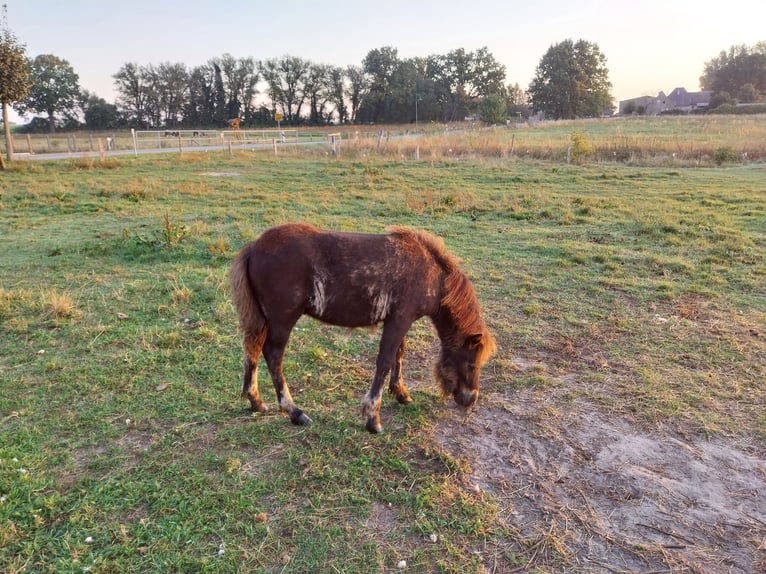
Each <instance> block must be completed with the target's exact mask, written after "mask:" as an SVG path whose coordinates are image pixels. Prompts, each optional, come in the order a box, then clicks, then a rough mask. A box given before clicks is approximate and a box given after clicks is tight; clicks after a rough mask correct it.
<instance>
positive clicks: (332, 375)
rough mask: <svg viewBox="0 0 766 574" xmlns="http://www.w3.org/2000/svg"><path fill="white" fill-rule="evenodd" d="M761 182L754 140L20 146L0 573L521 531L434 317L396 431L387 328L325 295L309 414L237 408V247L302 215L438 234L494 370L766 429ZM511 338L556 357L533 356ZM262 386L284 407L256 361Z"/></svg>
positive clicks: (308, 369) (4, 390) (10, 240)
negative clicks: (611, 158)
mask: <svg viewBox="0 0 766 574" xmlns="http://www.w3.org/2000/svg"><path fill="white" fill-rule="evenodd" d="M570 132H571V130H570ZM344 153H345V152H344ZM213 171H217V172H227V173H231V172H234V173H238V174H239V175H235V176H227V177H213V176H209V175H204V174H205V173H207V172H213ZM764 182H766V168H765V167H764V166H763V165H760V164H752V165H747V166H740V167H720V168H719V167H714V168H709V169H687V168H683V167H679V168H671V167H667V166H665V167H659V168H654V167H642V166H635V165H621V164H615V163H592V164H587V163H586V164H585V165H580V166H566V165H561V163H546V162H536V161H521V160H513V161H509V160H501V159H492V158H489V159H487V158H484V159H482V158H474V159H462V160H456V159H448V158H445V159H432V160H429V161H422V162H414V161H411V160H410V159H406V158H404V159H403V158H392V157H390V156H389V157H382V158H380V157H376V156H369V155H368V156H366V157H363V156H361V155H359V156H355V155H354V154H351V153H349V154H348V157H342V158H340V159H329V158H326V157H323V156H319V155H305V156H300V157H299V156H290V155H288V156H280V157H279V158H276V159H275V158H273V157H271V155H270V154H268V153H263V154H255V153H252V152H249V153H247V154H245V153H241V154H236V153H235V154H234V155H233V156H229V155H228V153H226V154H223V153H221V154H211V153H209V154H184V155H182V156H173V157H171V156H167V157H159V158H146V159H135V158H124V159H112V160H109V161H108V162H107V163H105V164H100V163H99V162H97V161H93V162H85V161H80V160H78V161H72V162H60V163H41V164H37V163H35V164H31V163H23V164H20V163H16V164H14V166H13V169H12V170H11V171H10V172H7V173H5V174H3V175H2V176H0V217H1V218H2V219H1V220H0V238H2V239H1V241H2V245H3V249H2V251H0V269H2V274H1V275H0V345H1V346H2V353H1V354H0V497H2V498H0V501H1V502H0V570H2V571H4V572H22V571H28V572H31V571H34V572H57V573H60V572H78V573H79V572H83V571H90V572H121V573H124V572H309V571H325V572H335V571H337V572H390V571H393V570H395V569H396V564H397V563H398V562H399V560H402V559H404V560H406V561H407V563H408V569H409V570H410V571H415V572H482V571H484V570H482V569H483V568H485V564H483V563H482V557H481V554H480V553H477V552H474V551H475V550H476V549H477V548H478V547H481V546H482V545H485V544H489V545H492V544H496V545H497V546H498V547H500V546H502V544H503V543H504V541H505V540H507V538H508V537H509V536H511V534H510V533H508V532H507V531H506V530H505V528H504V527H503V526H502V525H501V521H500V520H498V517H497V508H496V506H495V504H494V502H493V499H492V497H491V495H489V494H486V493H485V494H481V495H477V494H476V493H473V492H472V491H471V490H470V489H467V488H466V485H465V483H464V481H463V478H464V476H465V473H466V472H467V470H468V469H466V468H465V465H464V463H463V461H461V460H457V459H454V458H451V457H450V456H449V455H447V454H446V453H444V452H442V451H441V450H440V449H439V448H438V447H437V446H436V444H437V443H436V442H435V441H434V440H433V437H432V434H433V432H434V426H433V425H434V422H435V421H439V420H441V419H442V418H444V417H451V416H453V412H452V410H451V407H450V405H449V404H448V403H445V402H443V401H442V399H441V398H440V397H439V395H438V392H437V390H436V389H435V388H434V386H433V385H431V384H430V383H428V384H426V382H428V381H430V376H431V375H430V369H431V367H430V365H431V363H432V362H433V360H434V357H433V349H434V345H433V343H434V335H433V334H432V332H431V330H430V328H429V327H428V325H427V323H425V322H421V323H418V324H416V326H415V328H414V330H413V332H412V333H411V344H410V351H409V358H410V360H409V361H408V362H406V364H405V375H406V376H407V377H408V378H409V379H410V380H414V381H421V382H423V384H421V385H416V390H415V391H414V398H415V403H414V404H413V405H409V406H406V407H400V406H398V405H395V404H394V403H393V402H392V401H390V400H387V401H386V402H385V403H384V407H383V411H382V418H383V423H384V426H385V427H386V433H385V434H383V435H381V436H370V435H368V434H367V433H366V432H365V431H364V427H363V424H362V423H363V421H362V419H361V415H360V412H359V410H360V409H359V404H360V400H361V397H362V396H363V395H364V393H365V392H366V390H367V387H368V385H369V381H370V380H371V376H372V369H373V365H374V356H375V352H376V341H377V339H376V337H374V336H371V335H370V334H368V333H366V332H364V331H360V332H355V333H352V334H349V333H347V332H346V331H344V330H340V329H335V328H331V327H327V326H323V325H319V324H318V323H315V322H312V321H310V320H302V321H301V322H300V323H299V325H298V327H297V328H296V330H295V332H294V334H293V337H292V339H291V343H290V347H289V348H288V353H287V357H286V372H287V376H288V379H289V380H290V382H291V389H292V391H293V395H294V397H295V399H296V401H297V402H298V404H299V405H300V406H301V407H302V408H304V409H305V410H306V411H307V412H308V413H309V414H310V415H311V417H312V418H313V419H314V424H313V425H312V426H310V427H307V428H296V427H293V426H292V425H290V424H289V422H288V421H287V420H286V419H284V418H282V417H280V416H277V415H268V416H251V415H250V414H249V413H247V412H246V410H245V403H244V401H242V400H241V399H240V397H239V388H240V376H241V373H240V368H241V365H240V361H241V358H240V347H239V345H240V340H239V337H238V335H237V333H236V330H235V326H236V317H235V314H234V311H233V309H232V307H231V304H230V300H229V295H228V283H227V273H228V267H229V263H230V261H231V259H232V257H233V255H234V253H235V252H236V250H237V249H238V248H239V247H240V246H242V245H243V244H245V243H246V242H248V241H251V240H253V239H254V238H255V237H257V235H258V233H259V232H260V231H262V230H263V229H265V228H266V227H268V226H271V225H275V224H279V223H283V222H287V221H293V220H305V221H310V222H312V223H314V224H316V225H319V226H324V227H332V228H337V229H344V230H359V231H381V230H384V229H385V228H386V227H387V226H389V225H391V224H400V225H410V226H415V227H419V228H424V229H428V230H430V231H432V232H434V233H437V234H440V235H442V236H443V237H444V238H445V241H446V243H447V245H448V246H449V247H450V248H451V249H452V250H453V251H454V252H455V253H457V254H458V255H459V256H460V257H461V258H462V260H463V265H464V268H465V270H466V271H467V272H468V273H469V275H470V276H471V277H472V279H473V281H474V285H475V287H476V289H477V291H478V293H479V297H480V299H481V301H482V304H483V306H484V309H485V314H486V318H487V321H488V323H489V325H490V326H491V328H492V329H493V331H494V332H495V334H496V336H497V339H498V343H499V348H500V351H499V353H498V355H497V356H496V358H495V359H494V360H493V361H492V362H491V363H490V364H489V365H488V367H487V369H486V371H485V377H484V382H483V389H484V392H485V393H487V394H490V393H493V392H512V390H513V389H515V388H518V389H521V388H527V389H533V390H535V391H536V392H539V393H541V395H551V396H554V397H555V396H558V393H561V394H562V395H563V396H565V397H566V400H567V401H571V400H573V399H574V398H577V399H581V400H586V401H590V402H592V403H594V404H596V405H599V408H603V409H606V410H609V411H610V412H613V413H615V414H616V415H619V416H625V417H630V418H634V419H636V420H639V421H642V422H645V423H646V424H662V425H673V426H679V427H682V428H684V429H687V431H690V432H703V433H708V434H716V433H722V434H727V435H735V436H747V437H756V439H755V440H757V441H759V444H761V445H763V444H764V441H765V440H766V418H764V415H763V412H764V406H765V405H764V399H763V397H764V392H765V391H766V388H764V381H766V343H765V342H764V341H765V338H766V333H765V332H764V327H763V326H764V325H766V288H765V287H764V285H766V264H765V261H764V253H765V251H764V247H765V246H766V183H764ZM515 357H523V358H526V359H527V360H530V361H539V362H540V364H541V365H542V366H541V367H540V368H537V369H534V370H532V371H529V372H526V373H524V374H519V373H518V372H517V371H516V370H515V368H514V366H513V360H514V358H515ZM572 373H575V374H577V375H578V377H577V379H576V381H574V382H572V383H571V385H569V386H567V388H566V389H562V388H561V387H562V385H563V383H561V380H562V378H561V377H562V376H563V375H567V374H572ZM261 387H262V392H263V395H264V398H266V399H267V400H268V402H269V403H270V404H271V406H272V409H274V410H276V407H275V405H274V399H273V391H272V389H271V384H270V382H269V381H268V380H267V377H266V369H265V368H263V367H262V368H261ZM562 400H563V399H562ZM561 408H566V407H565V406H562V407H561ZM480 409H481V405H479V412H480ZM431 534H436V535H437V536H438V539H437V541H436V542H432V540H431V538H430V536H431ZM494 560H499V564H500V565H501V566H504V567H505V568H511V567H515V566H517V565H518V564H519V562H520V561H521V562H522V563H523V556H518V555H516V554H513V553H511V552H508V553H506V554H504V555H500V556H495V557H494Z"/></svg>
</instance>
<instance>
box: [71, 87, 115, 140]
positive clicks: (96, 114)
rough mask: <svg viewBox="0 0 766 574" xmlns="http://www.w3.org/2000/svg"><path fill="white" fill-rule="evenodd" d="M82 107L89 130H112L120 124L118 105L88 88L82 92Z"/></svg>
mask: <svg viewBox="0 0 766 574" xmlns="http://www.w3.org/2000/svg"><path fill="white" fill-rule="evenodd" d="M80 109H81V110H82V113H83V117H84V119H85V126H86V127H87V128H88V129H89V130H110V129H114V128H117V127H119V126H120V112H119V111H118V110H117V106H115V105H114V104H110V103H108V102H107V101H106V100H105V99H104V98H100V97H99V96H97V95H96V94H93V93H91V92H88V91H87V90H83V92H82V94H80Z"/></svg>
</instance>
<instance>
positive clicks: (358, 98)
mask: <svg viewBox="0 0 766 574" xmlns="http://www.w3.org/2000/svg"><path fill="white" fill-rule="evenodd" d="M346 77H347V78H348V88H347V89H346V94H345V95H346V97H347V98H348V101H349V102H350V103H351V117H350V118H349V120H350V121H351V123H352V124H353V123H356V121H357V114H358V113H359V106H361V105H362V99H363V98H364V97H365V96H366V95H367V89H368V87H369V82H368V78H367V75H366V74H365V73H364V70H363V69H362V68H360V67H359V66H348V67H346Z"/></svg>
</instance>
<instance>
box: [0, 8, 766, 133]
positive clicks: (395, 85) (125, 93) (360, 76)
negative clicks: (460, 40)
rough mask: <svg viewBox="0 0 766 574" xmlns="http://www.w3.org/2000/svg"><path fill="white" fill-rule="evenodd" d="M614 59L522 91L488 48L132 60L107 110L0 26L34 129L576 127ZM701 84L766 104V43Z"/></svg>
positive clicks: (722, 58)
mask: <svg viewBox="0 0 766 574" xmlns="http://www.w3.org/2000/svg"><path fill="white" fill-rule="evenodd" d="M606 61H607V60H606V56H605V55H604V54H603V53H602V52H601V50H600V48H599V47H598V45H597V44H595V43H592V42H588V41H585V40H578V41H573V40H571V39H568V40H564V41H562V42H560V43H557V44H554V45H552V46H551V47H550V48H549V49H548V51H547V52H546V53H545V54H544V55H543V56H542V58H541V59H540V62H539V64H538V66H537V68H536V70H535V76H534V78H533V79H532V81H531V83H530V85H529V87H528V88H527V90H524V89H522V88H521V87H520V86H519V84H518V83H516V84H510V83H507V79H506V69H505V66H504V65H503V64H501V63H500V62H498V61H497V59H496V58H495V57H494V55H493V54H492V53H491V52H490V51H489V50H488V49H487V48H486V47H482V48H479V49H476V50H473V51H467V50H465V49H463V48H458V49H454V50H451V51H450V52H448V53H446V54H434V55H430V56H425V57H414V58H400V57H399V54H398V50H397V49H396V48H395V47H392V46H384V47H381V48H376V49H373V50H370V51H369V52H368V53H367V55H366V56H365V57H364V59H363V61H362V62H361V63H360V64H359V65H348V66H334V65H328V64H322V63H317V62H314V61H312V60H309V59H305V58H301V57H298V56H292V55H284V56H282V57H278V58H269V59H265V60H256V59H254V58H252V57H244V58H235V57H234V56H232V55H231V54H223V55H222V56H220V57H216V58H212V59H211V60H209V61H208V62H207V63H205V64H202V65H199V66H194V67H191V68H189V67H188V66H186V64H184V63H181V62H178V63H171V62H163V63H157V64H144V65H142V64H138V63H133V62H129V63H125V64H123V65H122V66H121V67H120V68H119V70H117V72H116V73H115V74H114V75H113V76H112V79H113V81H114V86H115V89H116V92H117V98H116V100H115V102H114V103H110V102H107V101H106V100H105V99H104V98H102V97H100V96H98V95H97V94H94V93H91V92H88V91H87V90H82V89H81V88H80V86H79V77H78V75H77V73H76V72H75V71H74V69H73V68H72V66H71V65H70V64H69V62H67V61H66V60H63V59H61V58H58V57H56V56H54V55H52V54H43V55H39V56H37V57H35V58H29V59H27V58H26V56H25V49H24V46H23V44H21V43H19V41H18V40H17V39H16V38H15V36H14V35H13V34H12V33H11V32H10V31H9V30H8V28H7V25H6V24H5V20H4V19H3V25H2V27H0V100H1V101H2V104H3V110H4V112H6V113H7V106H8V105H12V106H13V107H14V109H16V110H17V111H18V112H19V113H21V114H22V115H27V114H32V115H34V116H35V117H34V118H33V119H32V121H31V122H30V124H29V125H28V126H27V129H29V130H30V131H53V130H55V129H59V128H65V129H75V128H79V127H86V128H88V129H93V130H104V129H115V128H124V127H134V128H138V129H150V128H159V129H170V128H174V129H178V128H184V127H194V128H196V127H225V126H226V125H227V121H228V120H230V119H232V118H240V119H241V122H242V125H244V126H253V127H254V126H273V125H274V124H275V116H276V114H280V116H281V118H282V120H281V121H282V124H283V125H288V126H299V125H313V126H321V125H328V124H331V123H341V124H344V123H356V124H366V123H374V124H384V123H399V124H401V123H413V122H450V121H459V120H463V119H465V118H468V117H470V118H478V119H481V120H482V121H484V122H486V123H489V124H491V123H500V122H503V121H505V120H506V119H507V118H519V117H527V116H529V115H531V114H533V113H539V114H541V115H542V116H544V117H547V118H551V119H569V118H580V117H597V116H602V115H610V114H611V113H613V111H614V106H613V98H612V94H611V89H612V85H611V82H610V81H609V70H608V69H607V66H606ZM700 85H701V86H702V87H703V89H710V90H713V91H714V92H715V95H714V98H713V100H714V102H715V103H737V102H759V101H762V100H763V99H764V97H766V42H761V43H759V44H756V45H755V46H753V47H747V46H734V47H732V48H731V49H730V50H729V51H728V52H721V54H720V55H719V56H718V57H716V58H713V59H711V60H710V61H708V62H706V63H705V68H704V73H703V75H702V77H701V78H700ZM4 117H5V116H4ZM6 120H7V118H6ZM5 123H6V125H7V121H6V122H5Z"/></svg>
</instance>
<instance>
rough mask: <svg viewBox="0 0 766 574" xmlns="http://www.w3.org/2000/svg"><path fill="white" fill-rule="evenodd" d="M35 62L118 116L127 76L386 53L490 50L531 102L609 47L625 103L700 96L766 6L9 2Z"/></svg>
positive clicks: (765, 37) (486, 0) (352, 60)
mask: <svg viewBox="0 0 766 574" xmlns="http://www.w3.org/2000/svg"><path fill="white" fill-rule="evenodd" d="M2 1H3V3H5V4H6V5H7V22H8V27H9V28H10V29H11V31H12V32H13V33H14V34H15V35H16V37H17V39H18V40H19V41H20V42H21V43H23V44H25V45H26V49H27V55H28V56H29V57H35V56H37V55H40V54H53V55H55V56H58V57H59V58H63V59H65V60H67V61H69V63H70V64H71V65H72V67H73V68H74V71H75V72H76V73H77V74H78V75H79V77H80V86H81V87H82V88H84V89H87V90H89V91H91V92H95V93H96V94H98V95H99V96H101V97H103V98H105V99H106V100H107V101H109V102H114V100H115V96H116V94H115V92H114V83H113V78H112V76H113V75H114V74H115V73H116V72H117V71H118V70H119V69H120V68H121V67H122V66H123V64H125V63H127V62H136V63H138V64H141V65H146V64H159V63H162V62H171V63H176V62H182V63H184V64H186V65H187V67H188V68H191V67H193V66H196V65H200V64H204V63H206V62H207V61H209V60H210V59H212V58H215V57H218V56H221V55H223V54H224V53H227V52H228V53H230V54H232V55H233V56H234V57H237V58H240V57H248V56H251V57H253V58H255V59H256V60H262V59H266V58H274V57H280V56H283V55H285V54H289V55H292V56H300V57H302V58H306V59H309V60H311V61H313V62H317V63H326V64H334V65H341V66H346V65H348V64H356V65H361V63H362V60H363V59H364V57H365V55H366V54H367V53H368V52H369V51H370V50H372V49H375V48H380V47H382V46H393V47H395V48H397V49H398V53H399V57H400V58H408V57H416V56H428V55H430V54H446V53H447V52H449V51H450V50H454V49H457V48H464V49H465V50H467V51H471V50H475V49H477V48H481V47H483V46H487V48H488V49H489V51H490V52H491V53H492V54H493V55H494V56H495V58H496V59H497V60H498V61H499V62H500V63H502V64H504V65H505V67H506V83H512V84H515V83H518V84H519V85H520V86H521V87H522V88H523V89H526V88H527V87H528V85H529V83H530V82H531V80H532V78H533V77H534V75H535V68H536V66H537V64H538V63H539V62H540V59H541V58H542V56H543V55H544V54H545V52H546V51H547V50H548V48H550V47H551V46H552V45H553V44H557V43H559V42H561V41H563V40H566V39H572V40H575V41H576V40H579V39H583V40H587V41H589V42H594V43H596V44H598V46H599V48H600V50H601V52H602V53H603V54H604V55H605V56H606V58H607V68H608V69H609V78H610V80H611V82H612V95H613V96H614V98H615V100H617V101H619V100H624V99H628V98H632V97H637V96H643V95H656V94H657V92H659V91H660V90H663V91H665V92H666V93H668V92H670V91H671V90H673V89H674V88H676V87H685V88H686V89H687V90H689V91H696V90H698V89H699V77H700V75H701V74H702V71H703V67H704V64H705V62H706V61H708V60H710V59H712V58H714V57H716V56H717V55H718V54H719V52H720V51H721V50H728V48H729V47H730V46H732V45H735V44H746V45H748V46H753V45H754V44H756V43H757V42H759V41H766V24H764V23H766V0H737V2H730V3H728V4H727V3H725V2H724V3H722V2H720V1H716V2H712V1H710V0H696V1H685V0H664V1H659V0H630V1H623V0H615V1H613V2H608V1H604V0H549V1H546V0H537V1H535V0H526V1H514V0H497V1H490V0H467V1H466V0H464V1H457V0H438V1H432V0H377V1H374V2H370V1H365V0H357V1H354V2H352V1H349V0H277V1H274V0H271V1H268V2H264V1H260V0H227V1H221V0H130V1H121V0H117V1H115V0H111V1H110V0H2Z"/></svg>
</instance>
